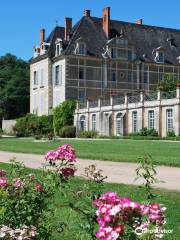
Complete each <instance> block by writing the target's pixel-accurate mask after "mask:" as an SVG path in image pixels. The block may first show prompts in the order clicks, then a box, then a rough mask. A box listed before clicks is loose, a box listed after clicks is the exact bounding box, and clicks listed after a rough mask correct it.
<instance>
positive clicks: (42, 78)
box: [41, 69, 44, 86]
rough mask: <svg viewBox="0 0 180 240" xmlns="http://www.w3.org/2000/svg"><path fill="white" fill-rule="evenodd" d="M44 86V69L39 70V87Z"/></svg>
mask: <svg viewBox="0 0 180 240" xmlns="http://www.w3.org/2000/svg"><path fill="white" fill-rule="evenodd" d="M43 85H44V69H41V86H43Z"/></svg>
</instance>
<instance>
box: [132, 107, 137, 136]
mask: <svg viewBox="0 0 180 240" xmlns="http://www.w3.org/2000/svg"><path fill="white" fill-rule="evenodd" d="M132 132H133V133H137V132H138V112H137V111H133V112H132Z"/></svg>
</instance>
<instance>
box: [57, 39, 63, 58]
mask: <svg viewBox="0 0 180 240" xmlns="http://www.w3.org/2000/svg"><path fill="white" fill-rule="evenodd" d="M55 44H56V54H55V56H56V57H57V56H60V55H61V54H62V51H63V44H62V39H60V38H58V39H57V40H56V42H55Z"/></svg>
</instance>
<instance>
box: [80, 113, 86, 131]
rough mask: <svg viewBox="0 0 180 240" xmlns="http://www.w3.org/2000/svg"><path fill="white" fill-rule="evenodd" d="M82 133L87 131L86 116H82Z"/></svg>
mask: <svg viewBox="0 0 180 240" xmlns="http://www.w3.org/2000/svg"><path fill="white" fill-rule="evenodd" d="M79 123H80V131H85V130H86V117H85V115H81V116H80V121H79Z"/></svg>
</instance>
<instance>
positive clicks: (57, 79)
mask: <svg viewBox="0 0 180 240" xmlns="http://www.w3.org/2000/svg"><path fill="white" fill-rule="evenodd" d="M55 85H56V86H57V85H59V65H57V66H56V67H55Z"/></svg>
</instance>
